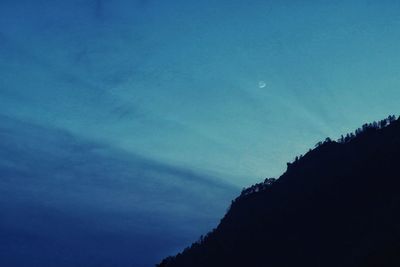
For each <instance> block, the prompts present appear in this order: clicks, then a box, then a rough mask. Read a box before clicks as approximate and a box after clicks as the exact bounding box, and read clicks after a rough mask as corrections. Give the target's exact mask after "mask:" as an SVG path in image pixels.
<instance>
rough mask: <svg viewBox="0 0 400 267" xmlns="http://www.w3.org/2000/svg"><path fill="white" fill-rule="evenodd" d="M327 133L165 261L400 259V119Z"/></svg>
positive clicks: (169, 265) (167, 265)
mask: <svg viewBox="0 0 400 267" xmlns="http://www.w3.org/2000/svg"><path fill="white" fill-rule="evenodd" d="M389 120H390V122H391V123H390V125H388V123H387V122H388V121H387V120H384V121H381V122H379V123H378V124H377V123H374V124H369V125H367V124H365V125H364V126H363V129H358V130H357V131H356V135H353V134H351V135H348V136H347V137H346V138H341V140H340V142H334V141H331V140H330V139H327V140H326V142H324V143H321V144H319V146H318V147H316V148H315V149H314V150H310V151H309V152H308V153H307V154H306V155H304V156H303V157H301V158H300V159H298V160H296V161H295V162H293V163H292V164H288V169H287V171H286V172H285V173H284V174H283V175H282V176H281V177H280V178H279V179H278V180H276V181H275V182H273V183H271V184H267V185H265V184H261V185H263V186H261V187H260V186H258V187H257V188H256V190H252V191H251V192H250V193H248V191H247V192H246V193H244V194H242V195H241V196H240V197H238V198H237V199H236V200H235V201H233V202H232V206H231V208H230V210H229V211H228V213H227V214H226V215H225V217H224V218H223V219H222V220H221V223H220V225H219V226H218V227H217V229H215V230H213V231H212V232H211V233H209V234H208V235H207V236H206V237H205V238H202V239H201V240H200V241H199V242H197V243H194V244H193V245H192V246H191V247H190V248H188V249H186V250H185V251H184V252H183V253H180V254H178V255H177V256H175V257H169V258H167V259H165V260H164V261H163V262H162V263H160V264H159V265H158V266H161V267H181V266H182V267H183V266H185V267H189V266H190V267H197V266H199V267H200V266H202V267H204V266H207V267H212V266H272V267H283V266H324V267H329V266H332V267H333V266H341V267H346V266H349V267H350V266H352V267H353V266H354V267H372V266H386V267H389V266H400V169H399V165H398V164H399V162H400V120H397V121H396V120H395V119H394V117H392V116H391V117H390V118H389Z"/></svg>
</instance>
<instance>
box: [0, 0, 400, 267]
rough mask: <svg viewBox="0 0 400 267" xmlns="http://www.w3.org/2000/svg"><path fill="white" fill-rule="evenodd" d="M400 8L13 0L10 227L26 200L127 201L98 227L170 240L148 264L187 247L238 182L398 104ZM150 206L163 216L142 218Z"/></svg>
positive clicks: (70, 212)
mask: <svg viewBox="0 0 400 267" xmlns="http://www.w3.org/2000/svg"><path fill="white" fill-rule="evenodd" d="M399 11H400V4H399V3H398V2H396V1H379V3H378V2H376V1H335V2H334V3H333V2H329V1H306V2H302V3H301V2H299V1H247V2H246V3H245V2H243V1H236V0H234V1H194V0H193V1H192V0H185V1H183V0H173V1H161V0H147V1H146V0H140V1H139V0H137V1H127V0H115V1H103V0H93V1H89V0H71V1H61V0H54V1H48V0H37V1H23V0H17V1H16V0H13V1H11V0H3V1H1V2H0V117H1V129H0V130H1V132H0V134H1V135H2V139H1V146H2V147H3V148H4V150H3V152H2V153H1V157H2V158H0V162H1V165H0V174H1V177H0V178H1V183H2V184H3V185H2V190H3V194H2V196H1V197H0V205H1V206H2V207H8V208H9V210H10V211H9V212H8V213H7V214H6V215H7V216H6V217H9V222H10V223H9V224H2V229H1V232H3V233H9V238H10V239H9V242H10V244H11V243H13V244H14V243H15V242H16V241H15V240H14V239H13V238H14V235H13V234H12V233H13V232H12V231H11V229H10V227H11V225H13V223H12V222H13V218H14V219H15V220H17V218H25V219H27V220H30V221H32V220H33V219H34V217H35V216H34V215H29V214H28V215H24V213H23V212H22V211H25V210H26V209H28V207H29V205H36V206H34V207H35V208H34V209H32V210H33V211H34V210H37V211H38V214H37V217H38V219H37V220H42V221H43V222H46V223H49V221H46V220H45V219H43V216H41V215H40V214H42V213H40V212H44V213H45V212H49V214H51V216H53V217H54V218H61V217H57V216H61V215H59V214H58V213H57V214H56V212H55V211H54V210H56V211H62V212H63V216H67V217H68V216H72V217H73V218H77V220H79V218H81V219H80V220H83V221H84V222H85V223H88V224H89V225H91V223H93V222H92V221H91V220H92V219H93V220H94V219H95V218H109V217H110V214H112V213H114V212H115V214H114V215H115V216H114V217H113V218H114V219H110V221H106V222H104V223H103V222H99V221H103V219H102V220H97V222H96V224H97V225H98V226H99V227H100V228H101V229H100V230H99V229H94V230H93V233H92V234H93V236H102V237H103V238H104V240H107V238H106V237H104V235H103V232H102V231H103V230H102V229H118V231H127V232H128V233H129V234H121V232H118V233H117V234H116V233H114V235H113V234H109V235H108V236H112V237H116V236H117V237H118V236H125V238H124V240H125V241H124V242H126V244H127V246H120V247H121V248H122V247H124V249H126V247H129V249H128V250H127V251H131V252H132V251H135V249H136V250H139V248H140V245H139V244H141V243H142V241H143V240H151V242H150V241H148V242H149V244H159V245H158V246H156V247H157V255H144V254H143V253H139V252H138V253H137V255H142V256H140V257H139V256H136V257H133V260H135V261H136V262H133V263H132V264H136V265H135V266H140V264H142V266H149V262H151V261H154V260H155V259H158V258H162V257H163V256H164V255H166V254H168V253H171V251H172V252H175V251H177V250H179V249H180V248H182V247H184V246H185V245H187V244H188V243H190V242H191V241H192V240H194V239H196V238H197V237H198V236H199V235H200V234H201V233H204V232H205V231H207V229H210V228H211V227H214V226H215V225H216V224H217V222H218V219H219V218H220V217H221V216H222V215H223V213H224V211H225V210H226V208H227V207H228V205H229V201H230V199H232V198H233V197H234V196H235V194H237V193H238V192H239V191H240V188H242V187H244V186H248V185H250V184H252V183H255V182H258V181H260V180H261V179H263V178H265V177H278V176H279V175H280V174H281V173H282V172H283V171H284V169H285V166H286V162H288V161H291V160H293V158H294V157H295V156H296V155H298V154H300V153H304V152H305V151H306V150H308V149H309V148H310V147H313V146H314V144H315V143H316V142H317V141H319V140H322V139H324V138H325V137H327V136H331V137H333V138H337V137H339V136H340V134H342V133H346V132H349V131H352V130H353V129H354V128H356V127H358V126H360V125H361V124H362V123H364V122H368V121H372V120H377V119H381V118H383V117H386V116H387V115H389V114H398V103H399V101H400V90H399V84H400V80H399V79H400V75H399V72H400V53H399V52H398V47H400V15H399V14H400V12H399ZM260 81H263V82H265V84H266V86H265V87H263V88H260V86H259V82H260ZM5 151H7V152H5ZM60 166H62V167H60ZM22 188H23V190H22ZM85 190H86V191H85ZM15 192H19V194H14V193H15ZM32 199H35V201H36V202H35V203H33V204H32V203H31V202H32ZM103 202H106V203H103ZM29 203H31V204H29ZM210 205H211V206H212V207H213V210H208V209H207V208H208V207H209V206H210ZM77 206H79V207H80V210H81V211H82V212H81V213H79V211H76V213H75V209H76V207H77ZM71 207H73V208H71ZM19 210H20V211H21V212H20V213H18V211H19ZM79 214H80V215H79ZM85 214H88V215H85ZM13 216H14V217H13ZM15 216H17V217H15ZM18 216H22V217H18ZM24 216H25V217H24ZM111 217H112V216H111ZM68 218H70V217H68ZM171 218H174V219H171ZM140 220H142V221H147V220H150V221H151V220H153V221H152V224H149V226H148V228H146V229H142V230H140V231H139V230H137V229H139V228H140V227H141V226H143V225H146V226H147V223H144V222H140ZM50 221H51V220H50ZM127 221H128V222H129V223H126V222H127ZM188 221H190V222H191V223H188ZM188 224H189V225H191V226H190V227H189V228H190V229H189V228H185V227H186V226H187V225H188ZM71 225H74V226H76V225H77V224H76V222H75V221H73V222H71ZM153 226H154V227H156V228H157V229H158V230H154V229H153V228H151V227H153ZM26 227H27V226H25V225H20V228H18V227H16V228H15V229H16V230H15V231H19V232H20V233H23V232H26V233H30V231H32V229H34V228H33V226H32V228H30V229H27V228H26ZM143 227H144V226H143ZM182 228H185V230H182ZM70 231H71V233H84V232H85V231H87V229H86V230H82V229H76V231H75V230H74V229H73V228H72V227H71V229H70ZM138 232H140V233H141V234H143V235H144V236H145V233H148V236H147V237H146V238H144V237H143V236H142V237H138V236H137V234H138ZM155 233H157V234H155ZM157 236H158V238H161V239H157ZM129 237H131V238H129ZM15 238H16V237H15ZM21 238H22V237H21ZM43 238H44V237H43ZM48 238H49V240H55V239H57V233H56V231H54V232H52V233H49V235H48ZM162 238H166V239H168V238H169V241H168V242H167V241H165V240H164V241H162V240H163V239H162ZM39 239H40V238H39ZM29 240H30V242H31V241H32V239H29ZM84 240H85V242H86V241H87V242H89V243H84V242H82V243H81V244H83V245H82V246H86V247H88V246H89V245H88V244H91V243H90V242H92V241H93V240H91V239H90V238H86V239H84ZM132 240H135V242H133V241H132ZM160 240H161V241H160ZM21 242H22V241H21ZM32 242H33V241H32ZM32 242H31V243H30V244H34V243H32ZM4 244H5V243H3V248H4V247H5V245H4ZM32 246H34V245H32ZM66 246H67V245H66ZM149 246H150V245H149ZM8 247H9V244H8ZM67 247H68V246H67ZM110 247H116V246H115V245H113V246H111V245H110V246H109V247H107V249H105V248H103V249H104V250H107V251H109V248H110ZM49 249H50V248H49ZM100 249H101V248H99V250H100ZM94 251H95V250H94ZM60 253H61V252H60ZM93 253H94V252H93ZM121 253H122V252H121ZM61 254H62V253H61ZM67 254H68V253H65V255H67ZM123 254H124V255H125V258H124V259H125V260H126V262H128V261H130V260H132V258H130V257H129V253H128V252H126V251H125V252H123ZM63 255H64V254H63ZM68 255H75V254H73V252H71V253H70V254H68ZM94 255H96V254H94ZM103 255H104V254H103ZM109 255H111V256H112V253H110V254H109ZM143 255H144V256H143ZM111 256H110V257H111ZM43 260H44V259H43ZM82 261H83V259H82ZM126 262H124V264H125V263H126Z"/></svg>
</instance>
